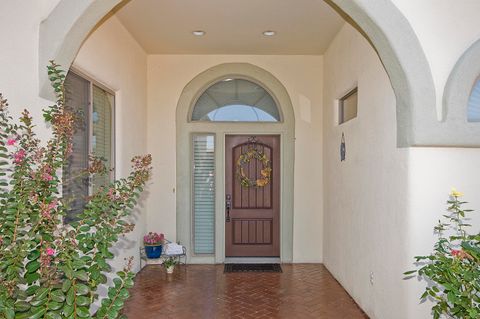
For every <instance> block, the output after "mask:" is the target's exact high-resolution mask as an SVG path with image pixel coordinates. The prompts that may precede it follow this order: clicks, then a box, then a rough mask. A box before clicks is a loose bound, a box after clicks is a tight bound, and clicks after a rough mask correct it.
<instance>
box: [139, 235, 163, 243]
mask: <svg viewBox="0 0 480 319" xmlns="http://www.w3.org/2000/svg"><path fill="white" fill-rule="evenodd" d="M164 239H165V235H163V234H157V233H152V232H149V233H148V234H146V235H145V236H143V243H144V244H145V245H158V244H162V243H163V241H164Z"/></svg>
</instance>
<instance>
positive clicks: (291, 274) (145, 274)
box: [124, 264, 368, 319]
mask: <svg viewBox="0 0 480 319" xmlns="http://www.w3.org/2000/svg"><path fill="white" fill-rule="evenodd" d="M282 269H283V273H229V274H224V273H223V265H188V266H187V267H186V269H185V268H184V266H181V267H179V266H177V268H176V269H175V272H174V274H172V275H167V274H166V273H165V271H164V270H163V268H162V267H161V266H156V265H151V266H147V267H145V268H144V269H143V270H142V271H141V272H140V273H139V274H138V275H137V277H136V280H135V287H134V288H133V289H132V291H131V297H130V299H129V300H128V301H127V304H126V306H125V311H124V313H125V314H126V315H127V316H128V317H129V318H130V319H144V318H145V319H147V318H148V319H157V318H172V319H183V318H196V319H197V318H198V319H203V318H235V319H237V318H238V319H240V318H259V319H260V318H293V319H303V318H315V319H319V318H328V319H335V318H345V319H347V318H348V319H356V318H368V317H367V316H366V315H365V314H364V313H363V312H362V311H361V310H360V308H358V306H357V305H356V304H355V302H354V301H353V300H352V299H351V298H350V296H349V295H348V294H347V293H346V292H345V290H344V289H343V288H342V287H341V286H340V285H339V284H338V282H337V281H336V280H335V279H334V278H333V277H332V275H331V274H330V273H329V272H328V270H327V269H326V268H325V267H324V266H323V265H320V264H293V265H291V264H287V265H282Z"/></svg>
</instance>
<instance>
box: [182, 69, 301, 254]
mask: <svg viewBox="0 0 480 319" xmlns="http://www.w3.org/2000/svg"><path fill="white" fill-rule="evenodd" d="M225 78H243V79H247V80H251V81H254V82H255V83H258V84H260V85H261V86H262V87H263V88H265V89H267V90H268V92H269V93H270V94H271V95H272V96H273V97H274V99H275V101H276V102H277V106H278V108H279V111H280V113H281V118H282V120H281V121H280V122H271V123H269V122H261V123H255V122H234V123H232V122H202V121H198V122H194V121H191V120H190V119H191V111H192V107H193V104H194V103H195V102H196V100H197V99H198V97H199V95H200V94H201V93H203V92H204V91H205V89H207V88H208V87H209V86H211V85H212V84H213V83H216V82H218V81H219V80H221V79H225ZM199 133H204V134H205V133H208V134H213V135H214V136H215V145H216V146H215V153H216V155H215V162H216V164H215V166H216V168H215V171H216V173H215V180H216V181H215V184H216V187H215V189H216V190H215V193H216V209H215V254H214V256H213V257H202V256H193V255H189V258H190V261H193V262H198V263H205V262H207V263H210V262H215V263H223V262H224V260H225V249H224V244H225V223H224V220H225V212H224V209H223V207H224V198H225V197H224V194H225V191H224V187H225V178H224V172H225V167H224V152H225V150H224V145H225V136H226V135H228V134H252V135H265V134H266V135H269V134H275V135H280V136H281V147H280V148H281V150H282V151H281V169H280V171H281V176H282V177H281V187H280V188H281V190H280V194H281V195H280V196H281V198H282V200H281V204H280V206H281V209H280V220H281V222H280V224H281V226H280V228H281V230H280V241H281V247H280V250H281V252H280V257H281V260H282V262H287V263H291V262H292V261H293V221H294V220H293V218H294V211H293V210H294V205H293V201H294V191H293V185H294V159H295V142H294V140H295V114H294V111H293V105H292V101H291V99H290V96H289V94H288V92H287V89H286V88H285V87H284V86H283V84H282V83H281V82H280V81H279V80H278V79H277V78H276V77H275V76H274V75H272V74H271V73H270V72H268V71H267V70H265V69H263V68H260V67H258V66H255V65H253V64H250V63H224V64H220V65H217V66H214V67H211V68H209V69H207V70H205V71H203V72H202V73H200V74H198V75H197V76H195V77H194V78H193V79H192V80H191V81H190V82H189V83H188V84H187V85H186V86H185V87H184V89H183V91H182V93H181V94H180V97H179V100H178V104H177V109H176V143H177V150H176V154H177V158H176V168H177V169H176V181H177V185H176V196H177V202H176V208H177V210H176V212H177V223H176V225H177V240H180V241H181V242H182V243H184V244H185V245H186V246H187V247H188V248H189V249H188V251H189V252H190V253H191V252H192V249H190V245H191V243H192V232H191V229H192V228H191V226H192V216H193V214H192V202H191V198H192V195H191V185H192V172H191V158H192V154H190V150H189V147H190V145H191V138H192V135H193V134H199Z"/></svg>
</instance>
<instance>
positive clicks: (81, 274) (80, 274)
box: [73, 270, 88, 281]
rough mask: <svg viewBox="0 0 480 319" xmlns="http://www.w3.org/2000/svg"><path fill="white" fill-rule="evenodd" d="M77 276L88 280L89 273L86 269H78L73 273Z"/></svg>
mask: <svg viewBox="0 0 480 319" xmlns="http://www.w3.org/2000/svg"><path fill="white" fill-rule="evenodd" d="M73 276H74V277H75V278H78V279H80V280H82V281H88V274H87V272H86V271H85V270H78V271H75V272H74V273H73Z"/></svg>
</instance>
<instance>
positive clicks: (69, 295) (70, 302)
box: [66, 287, 75, 306]
mask: <svg viewBox="0 0 480 319" xmlns="http://www.w3.org/2000/svg"><path fill="white" fill-rule="evenodd" d="M66 300H67V305H70V306H72V305H73V302H74V301H75V289H74V288H73V287H70V289H69V290H68V292H67V299H66Z"/></svg>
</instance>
